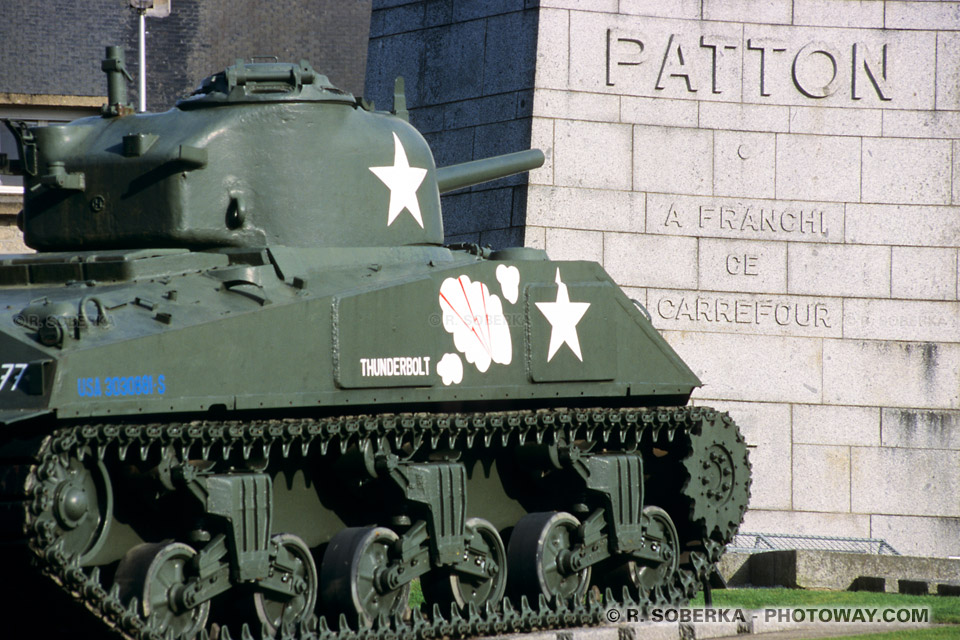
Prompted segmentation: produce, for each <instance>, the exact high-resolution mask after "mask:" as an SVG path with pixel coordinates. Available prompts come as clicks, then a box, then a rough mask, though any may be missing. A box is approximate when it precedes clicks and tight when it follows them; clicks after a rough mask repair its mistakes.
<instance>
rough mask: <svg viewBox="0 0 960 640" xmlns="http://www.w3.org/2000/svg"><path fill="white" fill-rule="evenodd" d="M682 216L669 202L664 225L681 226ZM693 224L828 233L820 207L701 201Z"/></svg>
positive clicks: (704, 227)
mask: <svg viewBox="0 0 960 640" xmlns="http://www.w3.org/2000/svg"><path fill="white" fill-rule="evenodd" d="M688 220H689V219H685V218H684V216H682V215H681V211H680V209H679V208H678V207H677V206H676V205H674V204H671V205H670V209H669V210H668V211H667V215H666V217H665V218H664V220H663V226H664V227H671V226H674V227H677V228H679V229H683V228H684V224H685V221H688ZM697 226H698V227H699V228H700V229H711V230H720V231H723V230H729V231H747V230H749V231H763V232H768V233H772V234H814V235H822V236H825V235H827V233H828V229H827V224H826V221H825V220H824V214H823V210H822V209H796V208H791V207H784V208H777V207H771V206H755V205H752V204H746V205H741V206H732V205H719V204H703V205H700V209H699V216H698V217H697Z"/></svg>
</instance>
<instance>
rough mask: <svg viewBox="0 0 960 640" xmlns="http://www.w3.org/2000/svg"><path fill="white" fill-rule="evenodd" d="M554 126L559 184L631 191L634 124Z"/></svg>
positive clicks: (561, 123) (566, 122)
mask: <svg viewBox="0 0 960 640" xmlns="http://www.w3.org/2000/svg"><path fill="white" fill-rule="evenodd" d="M554 127H555V129H554V157H553V176H554V180H555V181H556V184H557V185H560V186H566V187H588V188H590V187H594V188H600V189H630V187H631V175H630V156H631V153H632V138H631V127H630V125H625V124H609V123H600V122H577V121H572V120H557V121H556V123H555V125H554ZM601 167H602V170H600V169H601Z"/></svg>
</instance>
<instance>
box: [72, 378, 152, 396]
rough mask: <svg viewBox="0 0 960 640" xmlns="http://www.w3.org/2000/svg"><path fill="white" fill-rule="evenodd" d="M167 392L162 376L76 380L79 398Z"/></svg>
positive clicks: (148, 394)
mask: <svg viewBox="0 0 960 640" xmlns="http://www.w3.org/2000/svg"><path fill="white" fill-rule="evenodd" d="M166 390H167V385H166V381H165V380H164V378H163V374H161V375H159V376H156V377H154V376H152V375H145V376H112V377H106V378H77V395H78V396H80V397H81V398H100V397H108V398H111V397H124V396H152V395H161V396H162V395H163V393H164V392H165V391H166Z"/></svg>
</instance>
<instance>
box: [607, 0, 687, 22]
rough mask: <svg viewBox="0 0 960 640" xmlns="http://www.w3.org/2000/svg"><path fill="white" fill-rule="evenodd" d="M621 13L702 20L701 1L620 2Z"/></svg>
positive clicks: (627, 0)
mask: <svg viewBox="0 0 960 640" xmlns="http://www.w3.org/2000/svg"><path fill="white" fill-rule="evenodd" d="M620 13H623V14H629V15H637V16H652V17H657V18H685V19H687V20H698V19H699V18H700V0H656V2H650V0H620Z"/></svg>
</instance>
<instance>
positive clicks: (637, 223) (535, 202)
mask: <svg viewBox="0 0 960 640" xmlns="http://www.w3.org/2000/svg"><path fill="white" fill-rule="evenodd" d="M644 218H645V215H644V197H643V194H642V193H637V192H635V191H610V190H607V189H571V188H567V187H544V186H537V185H530V187H528V189H527V223H528V224H533V225H538V226H548V227H567V228H575V229H596V230H600V231H635V232H642V231H643V228H644Z"/></svg>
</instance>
